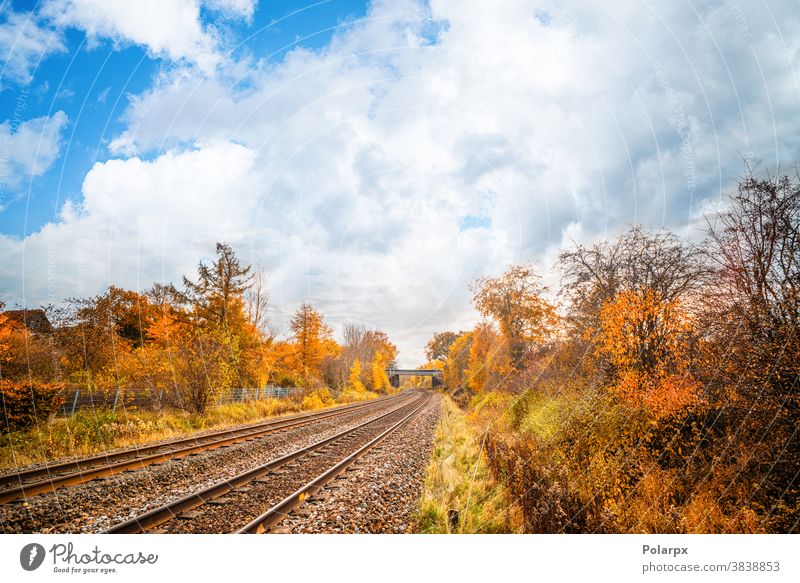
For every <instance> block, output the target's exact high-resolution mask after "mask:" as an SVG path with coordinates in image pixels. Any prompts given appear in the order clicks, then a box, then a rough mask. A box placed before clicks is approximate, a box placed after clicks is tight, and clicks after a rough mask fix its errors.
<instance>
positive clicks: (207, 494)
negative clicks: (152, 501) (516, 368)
mask: <svg viewBox="0 0 800 583" xmlns="http://www.w3.org/2000/svg"><path fill="white" fill-rule="evenodd" d="M404 396H405V397H407V396H408V395H407V394H406V395H404ZM420 398H421V397H417V398H416V399H414V400H413V401H410V402H408V403H403V404H402V405H400V406H399V407H395V408H394V409H392V410H391V411H388V412H386V413H384V414H382V415H379V416H378V417H374V418H372V419H369V420H367V421H365V422H363V423H360V424H358V425H356V426H355V427H351V428H350V429H346V430H344V431H341V432H339V433H337V434H335V435H332V436H331V437H327V438H325V439H322V440H320V441H318V442H315V443H313V444H311V445H308V446H305V447H301V448H298V449H296V450H294V451H292V452H290V453H288V454H285V455H283V456H281V457H279V458H276V459H274V460H271V461H269V462H267V463H265V464H262V465H260V466H258V467H256V468H253V469H251V470H247V471H246V472H243V473H241V474H238V475H237V476H234V477H233V478H229V479H227V480H223V481H220V482H217V483H216V484H213V485H211V486H209V487H207V488H204V489H202V490H199V491H197V492H193V493H191V494H189V495H187V496H184V497H182V498H179V499H177V500H174V501H172V502H169V503H167V504H164V505H163V506H160V507H158V508H154V509H153V510H150V511H149V512H146V513H144V514H141V515H139V516H135V517H133V518H131V519H129V520H126V521H125V522H122V523H120V524H117V525H115V526H112V527H111V528H109V529H107V530H105V531H104V533H105V534H134V533H142V532H146V531H148V530H152V529H153V528H154V527H156V526H159V525H161V524H163V523H165V522H168V521H170V520H172V519H174V518H177V517H178V515H179V514H181V513H183V512H186V511H188V510H192V509H194V508H196V507H198V506H201V505H203V504H206V503H208V502H209V501H212V500H215V499H218V498H221V497H222V496H224V495H225V494H227V493H229V492H231V491H233V490H236V489H237V488H241V487H242V486H244V485H245V484H247V483H249V482H253V481H254V480H257V479H259V478H261V477H263V476H265V475H267V474H269V473H271V472H273V471H275V470H278V469H279V468H281V467H282V466H285V465H287V464H289V463H291V462H293V461H295V460H297V459H299V458H302V457H304V456H306V455H307V454H309V453H312V452H314V451H316V450H319V449H321V448H323V447H325V446H326V445H329V444H331V443H333V442H335V441H338V440H340V439H343V438H347V437H349V436H352V435H353V434H355V433H357V432H358V431H360V430H363V429H364V428H365V427H367V426H368V425H371V424H373V423H375V422H377V421H380V420H381V419H384V418H386V417H388V416H389V415H392V414H394V413H397V412H398V411H400V410H402V409H404V408H407V407H409V406H413V405H414V404H415V403H416V402H417V401H419V399H420Z"/></svg>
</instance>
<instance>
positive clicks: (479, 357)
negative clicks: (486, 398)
mask: <svg viewBox="0 0 800 583" xmlns="http://www.w3.org/2000/svg"><path fill="white" fill-rule="evenodd" d="M511 370H512V367H511V363H510V359H509V354H508V350H507V349H506V343H505V339H504V338H503V337H502V336H501V335H500V334H498V333H497V330H496V328H495V327H494V325H493V324H492V323H490V322H482V323H480V324H478V325H477V326H476V327H475V329H474V330H473V332H472V342H471V343H470V347H469V356H468V359H467V372H466V376H467V382H468V386H469V388H470V389H471V390H472V392H474V393H482V392H484V391H489V390H494V389H497V388H499V387H500V386H501V385H502V382H503V381H504V380H505V379H506V377H507V376H508V374H509V373H510V372H511Z"/></svg>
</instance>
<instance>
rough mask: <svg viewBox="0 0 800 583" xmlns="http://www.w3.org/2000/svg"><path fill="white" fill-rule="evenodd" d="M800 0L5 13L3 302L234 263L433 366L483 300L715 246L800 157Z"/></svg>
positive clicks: (278, 299) (276, 316) (39, 5)
mask: <svg viewBox="0 0 800 583" xmlns="http://www.w3.org/2000/svg"><path fill="white" fill-rule="evenodd" d="M799 28H800V10H798V9H797V4H796V1H794V0H791V1H788V0H787V1H781V0H776V1H769V2H759V1H754V2H743V1H741V0H734V1H730V2H717V1H715V2H710V1H684V0H677V1H675V2H668V3H667V2H652V1H647V0H644V1H641V2H608V1H588V0H587V1H582V0H575V1H569V2H566V1H565V2H558V1H554V0H544V1H536V0H532V1H515V0H504V1H503V2H496V1H495V2H492V1H488V0H486V1H484V0H473V1H470V2H463V0H430V1H426V2H418V1H414V0H391V1H390V0H376V1H373V2H356V1H346V0H327V1H326V0H320V1H318V2H311V3H307V2H293V1H288V0H282V1H278V0H266V1H262V2H258V1H256V0H168V1H165V0H139V1H137V2H127V1H123V0H42V1H40V2H21V1H2V0H0V258H1V260H0V293H2V295H3V297H4V298H5V300H6V303H7V304H8V305H9V306H14V305H18V306H27V307H35V306H39V305H42V304H50V303H55V304H57V303H59V302H61V301H63V300H64V299H65V298H68V297H74V296H89V295H94V294H98V293H101V292H102V291H103V289H105V288H106V287H107V286H108V285H110V284H114V285H118V286H123V287H127V288H130V289H134V290H140V291H141V290H145V289H147V288H149V287H150V286H151V285H152V284H153V283H154V282H177V281H180V277H181V275H183V274H189V275H191V274H192V273H194V272H195V270H196V266H197V262H198V261H200V260H205V261H208V260H210V259H212V258H213V254H214V247H215V243H216V242H217V241H226V242H228V243H230V244H231V245H233V247H234V248H235V249H236V250H237V252H238V253H239V255H240V256H241V258H242V260H243V261H244V262H245V263H250V264H253V265H256V266H258V267H259V268H260V269H263V270H264V272H265V273H266V274H267V281H268V286H269V290H270V296H271V309H272V315H271V319H272V324H273V326H274V327H275V328H276V330H277V331H278V332H279V333H283V334H285V333H286V332H287V322H288V319H289V318H290V317H291V314H292V312H293V311H294V310H295V309H296V308H297V307H298V305H299V304H300V303H302V302H310V303H311V304H313V305H314V306H315V307H317V308H318V309H319V310H320V311H322V312H323V313H324V314H325V317H326V319H327V321H328V322H329V323H330V324H331V325H332V326H333V327H334V329H336V330H340V329H341V325H342V324H343V323H345V322H348V321H355V322H360V323H363V324H365V325H366V326H368V327H370V328H379V329H382V330H385V331H387V332H388V333H389V334H390V336H391V337H392V339H393V340H394V341H395V342H396V343H397V344H398V346H399V348H400V359H399V360H400V363H401V364H402V365H404V366H416V365H417V364H419V363H421V362H422V360H423V358H424V356H423V348H424V345H425V342H426V341H427V340H428V339H429V338H430V336H431V335H432V334H433V333H434V332H437V331H443V330H459V329H466V328H468V327H470V326H472V325H474V324H475V323H476V322H477V321H478V319H479V316H478V315H477V314H476V313H475V311H474V309H473V308H472V306H471V303H470V292H469V284H470V282H472V281H474V280H475V279H476V278H478V277H481V276H487V275H488V276H491V275H497V274H499V273H501V272H502V271H504V270H505V269H506V268H507V267H508V266H509V265H511V264H514V263H519V262H533V263H534V264H535V265H536V266H537V267H538V268H539V270H540V271H541V272H542V274H543V275H544V277H545V281H546V282H547V283H548V284H549V285H550V286H551V287H552V288H553V289H555V288H557V286H558V281H559V280H558V271H557V266H556V257H557V254H558V251H559V250H560V249H563V248H565V247H569V246H570V245H574V244H575V243H576V242H577V243H590V242H591V241H593V240H597V239H601V238H605V237H609V236H614V235H615V234H617V233H619V232H620V231H622V230H624V229H626V228H628V227H630V226H631V225H634V224H635V225H643V226H646V227H648V228H652V229H658V228H661V227H668V228H670V229H673V230H675V231H676V232H678V233H679V234H681V235H682V236H685V237H687V238H688V239H690V240H696V239H698V238H699V237H702V228H703V226H704V224H705V221H706V219H707V217H709V216H711V215H712V213H713V212H714V211H715V210H716V209H719V208H720V207H721V206H724V205H725V201H726V197H727V195H729V194H730V193H731V192H732V189H733V188H734V187H735V181H736V179H737V178H738V177H740V176H741V175H742V173H743V170H744V167H745V164H750V165H754V166H756V167H757V168H760V169H763V170H764V171H775V170H783V171H794V167H795V165H796V162H797V161H798V158H800V154H799V153H798V147H800V144H798V142H799V141H800V115H798V113H800V108H799V107H798V106H799V105H800V78H798V65H800V30H799Z"/></svg>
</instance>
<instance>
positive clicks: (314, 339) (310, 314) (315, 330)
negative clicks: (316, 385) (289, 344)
mask: <svg viewBox="0 0 800 583" xmlns="http://www.w3.org/2000/svg"><path fill="white" fill-rule="evenodd" d="M290 327H291V329H292V332H293V334H294V346H295V350H296V354H297V361H298V364H299V366H300V370H301V371H302V374H303V377H304V378H306V379H312V378H316V377H317V376H318V374H319V371H318V367H319V365H320V363H321V362H322V361H323V359H324V358H325V356H326V355H327V354H329V353H330V351H331V348H332V346H331V343H332V342H333V331H332V330H331V328H330V327H329V326H328V325H327V324H325V322H324V321H323V319H322V315H321V314H320V313H319V312H318V311H317V310H315V309H314V308H313V307H312V306H311V305H310V304H302V305H301V306H300V307H299V308H298V309H297V312H296V313H295V315H294V317H293V318H292V321H291V324H290Z"/></svg>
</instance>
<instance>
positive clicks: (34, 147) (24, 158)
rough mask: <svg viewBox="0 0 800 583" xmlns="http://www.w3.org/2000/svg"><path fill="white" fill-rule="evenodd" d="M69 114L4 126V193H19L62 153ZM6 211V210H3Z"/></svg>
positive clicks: (0, 141) (0, 177) (0, 171)
mask: <svg viewBox="0 0 800 583" xmlns="http://www.w3.org/2000/svg"><path fill="white" fill-rule="evenodd" d="M67 122H68V119H67V114H65V113H64V112H63V111H58V112H56V113H54V114H53V115H52V116H46V115H45V116H42V117H37V118H34V119H30V120H28V121H25V122H20V121H18V120H16V119H8V120H6V121H4V122H3V123H0V153H2V155H0V183H2V186H3V190H6V189H8V190H11V191H13V190H17V189H18V188H19V187H20V186H21V185H22V184H23V183H24V182H25V181H29V180H31V179H32V178H33V177H35V176H41V175H42V174H44V173H45V172H47V170H48V169H49V168H50V166H52V164H53V162H55V161H56V159H57V158H58V156H59V153H60V151H61V134H62V132H63V130H64V128H65V127H66V126H67ZM0 210H2V208H0Z"/></svg>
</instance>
